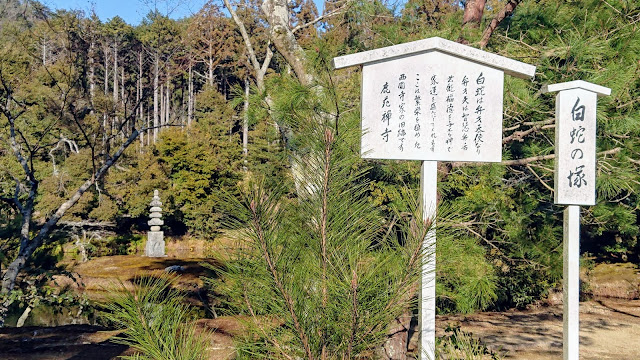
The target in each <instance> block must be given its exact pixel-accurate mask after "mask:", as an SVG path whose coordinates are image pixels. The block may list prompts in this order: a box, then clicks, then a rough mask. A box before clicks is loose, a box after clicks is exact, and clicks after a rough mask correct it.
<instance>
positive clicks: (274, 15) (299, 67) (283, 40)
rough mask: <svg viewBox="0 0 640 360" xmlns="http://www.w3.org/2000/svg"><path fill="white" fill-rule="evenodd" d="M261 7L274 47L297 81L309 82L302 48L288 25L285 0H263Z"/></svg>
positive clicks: (306, 83) (287, 9)
mask: <svg viewBox="0 0 640 360" xmlns="http://www.w3.org/2000/svg"><path fill="white" fill-rule="evenodd" d="M261 8H262V12H263V13H264V15H265V16H266V19H267V22H269V26H270V28H271V31H270V37H271V41H273V44H274V45H275V46H276V49H278V52H279V53H280V54H281V55H282V56H283V57H284V58H285V60H286V61H287V63H288V64H289V65H290V66H291V68H292V69H293V72H294V73H295V74H296V77H297V78H298V81H300V83H301V84H302V85H309V84H311V80H312V78H311V76H310V74H308V73H307V69H306V59H305V54H304V50H303V49H302V47H301V46H300V45H299V44H298V41H297V40H296V37H295V35H294V34H293V31H292V30H291V27H290V26H289V8H288V4H287V0H263V1H262V6H261Z"/></svg>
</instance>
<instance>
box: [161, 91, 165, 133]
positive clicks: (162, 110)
mask: <svg viewBox="0 0 640 360" xmlns="http://www.w3.org/2000/svg"><path fill="white" fill-rule="evenodd" d="M164 114H165V112H164V84H160V125H163V126H164V124H165V119H164Z"/></svg>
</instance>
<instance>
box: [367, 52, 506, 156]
mask: <svg viewBox="0 0 640 360" xmlns="http://www.w3.org/2000/svg"><path fill="white" fill-rule="evenodd" d="M443 64H446V66H443ZM503 82H504V73H503V72H502V71H500V70H496V69H494V68H491V67H487V66H484V65H479V64H477V63H473V62H469V61H465V60H462V59H460V58H458V57H455V56H451V55H447V54H444V53H440V52H431V53H425V54H419V55H414V56H411V57H404V58H400V59H395V60H394V61H393V62H379V63H375V64H369V65H366V66H364V68H363V71H362V100H361V105H362V129H363V135H362V146H361V152H362V157H363V158H369V159H396V160H437V161H474V162H500V161H501V159H502V102H503Z"/></svg>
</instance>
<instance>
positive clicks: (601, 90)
mask: <svg viewBox="0 0 640 360" xmlns="http://www.w3.org/2000/svg"><path fill="white" fill-rule="evenodd" d="M542 91H543V92H555V91H557V92H558V95H556V141H555V147H556V151H555V152H556V163H555V172H554V173H555V174H554V175H555V181H554V203H556V204H562V205H568V206H567V208H566V209H565V210H564V220H563V221H564V223H563V232H564V235H563V240H562V259H563V263H562V270H563V271H562V275H563V276H562V292H563V320H564V323H563V329H562V336H563V345H562V353H563V360H578V359H579V358H580V205H595V204H596V104H597V97H598V96H605V95H609V94H611V89H609V88H606V87H602V86H599V85H596V84H592V83H588V82H586V81H582V80H577V81H570V82H565V83H560V84H553V85H547V86H545V87H544V88H543V89H542Z"/></svg>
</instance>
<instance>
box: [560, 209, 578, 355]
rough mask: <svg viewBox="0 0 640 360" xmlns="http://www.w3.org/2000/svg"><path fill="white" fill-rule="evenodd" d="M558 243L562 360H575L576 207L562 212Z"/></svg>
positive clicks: (576, 309) (576, 293)
mask: <svg viewBox="0 0 640 360" xmlns="http://www.w3.org/2000/svg"><path fill="white" fill-rule="evenodd" d="M563 230H564V236H563V243H562V258H563V263H562V295H563V303H562V305H563V314H564V316H563V320H564V323H563V328H562V337H563V338H564V342H563V345H562V353H563V360H578V358H579V355H580V349H579V346H580V345H579V344H580V339H579V338H580V206H578V205H569V206H567V208H566V209H565V210H564V226H563Z"/></svg>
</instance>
